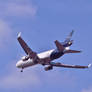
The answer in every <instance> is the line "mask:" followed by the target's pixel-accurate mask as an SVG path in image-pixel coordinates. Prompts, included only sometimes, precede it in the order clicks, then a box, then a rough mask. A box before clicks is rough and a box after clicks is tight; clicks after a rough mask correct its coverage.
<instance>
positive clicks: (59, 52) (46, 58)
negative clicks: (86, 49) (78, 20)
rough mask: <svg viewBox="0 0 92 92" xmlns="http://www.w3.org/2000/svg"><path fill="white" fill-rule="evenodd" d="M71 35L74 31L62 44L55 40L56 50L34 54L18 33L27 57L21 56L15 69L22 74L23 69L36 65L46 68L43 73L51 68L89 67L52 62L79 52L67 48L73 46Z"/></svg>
mask: <svg viewBox="0 0 92 92" xmlns="http://www.w3.org/2000/svg"><path fill="white" fill-rule="evenodd" d="M73 33H74V31H73V30H72V32H71V33H70V34H69V35H68V37H67V38H66V39H65V41H64V42H59V41H58V40H55V45H56V49H51V50H48V51H45V52H41V53H36V52H34V51H33V50H32V49H31V48H30V47H29V46H28V45H27V43H26V42H25V41H24V40H23V39H22V37H21V33H19V34H18V37H17V40H18V42H19V43H20V45H21V47H22V48H23V50H24V51H25V53H26V54H27V55H26V56H23V57H22V58H21V60H19V61H18V62H17V63H16V67H17V68H20V69H21V72H23V69H24V68H27V67H30V66H34V65H37V64H41V65H43V66H46V67H45V68H44V69H45V71H48V70H52V69H53V67H64V68H77V69H85V68H89V67H91V64H88V65H87V66H81V65H68V64H63V63H60V62H57V63H56V62H53V60H55V59H58V58H60V57H61V56H63V55H64V54H69V53H80V52H81V51H78V50H71V49H70V48H69V47H70V46H71V45H72V44H73V40H71V37H72V35H73Z"/></svg>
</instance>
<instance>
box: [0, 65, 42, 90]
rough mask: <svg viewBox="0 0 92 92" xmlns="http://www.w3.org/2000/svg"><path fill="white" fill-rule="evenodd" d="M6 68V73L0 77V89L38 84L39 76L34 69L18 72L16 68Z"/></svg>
mask: <svg viewBox="0 0 92 92" xmlns="http://www.w3.org/2000/svg"><path fill="white" fill-rule="evenodd" d="M14 66H15V64H14V65H13V67H11V68H8V69H9V70H8V71H9V72H8V74H5V75H4V76H2V77H0V89H6V90H8V89H11V90H12V89H18V88H27V87H29V86H30V88H31V89H32V87H35V86H37V87H38V86H39V85H40V78H39V76H37V73H36V72H35V71H26V72H23V73H21V72H19V71H17V68H15V67H14Z"/></svg>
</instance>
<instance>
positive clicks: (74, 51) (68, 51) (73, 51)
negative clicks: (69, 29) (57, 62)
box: [64, 50, 81, 54]
mask: <svg viewBox="0 0 92 92" xmlns="http://www.w3.org/2000/svg"><path fill="white" fill-rule="evenodd" d="M80 52H81V51H78V50H66V51H65V52H64V53H65V54H67V53H80Z"/></svg>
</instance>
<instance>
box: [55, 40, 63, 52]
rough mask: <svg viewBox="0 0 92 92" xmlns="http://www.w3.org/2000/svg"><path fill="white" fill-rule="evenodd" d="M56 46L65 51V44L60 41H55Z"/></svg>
mask: <svg viewBox="0 0 92 92" xmlns="http://www.w3.org/2000/svg"><path fill="white" fill-rule="evenodd" d="M55 44H56V47H57V49H58V50H59V51H63V50H64V46H63V45H62V44H61V43H60V42H59V41H57V40H56V41H55Z"/></svg>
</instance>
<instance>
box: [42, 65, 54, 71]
mask: <svg viewBox="0 0 92 92" xmlns="http://www.w3.org/2000/svg"><path fill="white" fill-rule="evenodd" d="M44 69H45V71H48V70H52V69H53V66H51V65H50V66H48V67H45V68H44Z"/></svg>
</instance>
